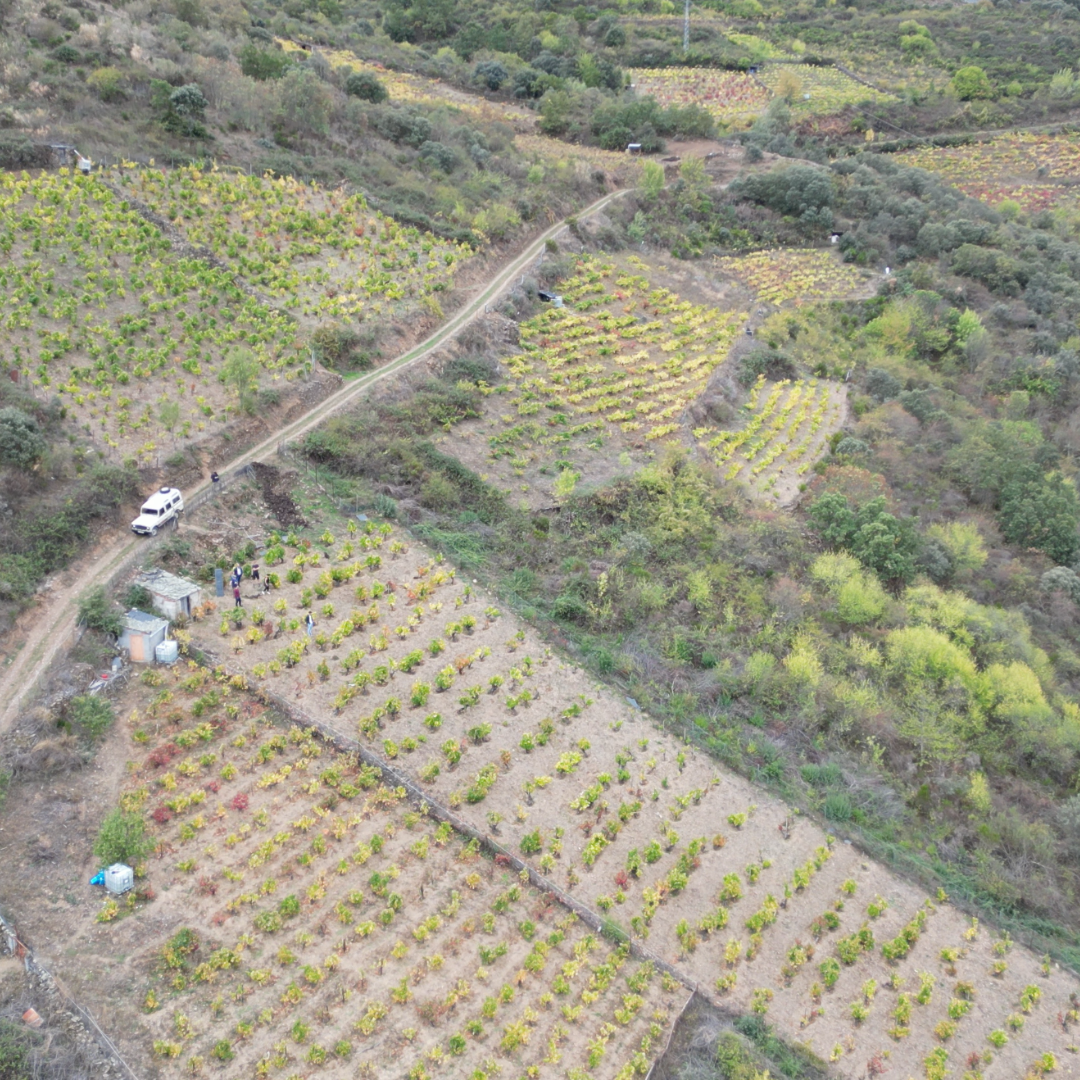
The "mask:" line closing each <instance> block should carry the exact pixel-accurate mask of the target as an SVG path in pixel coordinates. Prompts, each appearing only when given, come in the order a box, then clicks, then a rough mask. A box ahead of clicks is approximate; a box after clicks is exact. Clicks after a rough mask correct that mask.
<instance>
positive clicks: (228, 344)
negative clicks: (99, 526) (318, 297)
mask: <svg viewBox="0 0 1080 1080" xmlns="http://www.w3.org/2000/svg"><path fill="white" fill-rule="evenodd" d="M0 250H2V251H3V253H4V265H3V267H0V285H2V287H3V294H4V295H3V298H2V299H0V353H2V356H3V359H2V360H0V369H2V370H4V371H6V372H8V373H9V374H10V376H11V377H12V378H17V379H19V380H20V381H25V382H26V383H28V384H29V385H30V386H32V387H33V388H34V389H35V390H36V391H37V392H40V393H42V394H59V395H60V398H61V401H62V402H63V403H64V406H65V408H66V409H67V410H68V413H69V415H70V416H71V417H72V418H73V419H74V421H75V422H76V423H78V424H79V425H80V426H81V427H82V428H83V429H84V431H85V432H86V433H87V434H88V435H91V436H93V437H94V438H96V439H99V440H101V442H102V443H103V444H104V446H103V447H102V448H103V449H109V450H112V451H115V452H118V453H119V452H131V453H134V454H136V455H137V456H139V457H144V458H147V459H149V458H151V457H152V456H153V455H154V453H155V451H156V450H157V449H158V446H159V444H160V443H161V441H162V440H163V438H165V437H166V435H167V434H168V433H169V432H170V431H171V432H172V433H174V434H176V435H182V436H184V437H190V436H194V435H196V434H197V433H198V432H202V431H213V430H215V429H216V428H218V427H219V426H220V425H221V424H222V423H223V422H224V421H225V420H226V419H227V418H228V409H229V406H228V404H227V403H226V401H225V400H224V395H223V393H222V390H221V387H220V384H219V383H218V379H217V375H218V372H219V371H220V368H221V364H222V361H223V359H224V357H225V355H226V354H227V353H228V352H229V351H230V350H233V349H241V348H242V349H244V350H247V351H249V352H250V353H251V355H252V356H253V357H255V359H256V360H257V361H258V363H259V365H260V366H261V367H262V369H263V370H265V371H266V372H268V373H269V374H270V377H271V378H273V379H278V378H281V377H284V378H286V379H288V378H291V377H292V376H293V373H294V372H295V371H296V370H297V369H298V367H300V366H301V365H302V357H301V355H300V353H299V352H298V350H297V349H296V348H295V347H294V346H295V344H296V327H295V324H294V323H293V322H292V321H291V320H289V319H288V318H286V317H285V316H284V315H282V314H281V313H279V312H277V311H274V310H272V309H271V308H270V307H269V306H267V305H265V304H262V303H259V302H258V301H255V300H252V299H250V298H249V297H247V296H245V295H244V293H243V292H241V291H240V290H239V289H238V288H237V287H236V285H235V283H234V282H233V280H232V275H231V274H229V273H228V272H226V271H222V270H217V269H212V268H211V267H209V266H208V265H207V264H206V263H204V262H202V261H200V260H193V259H177V258H175V257H174V256H173V254H172V252H171V249H170V246H169V243H168V241H167V239H166V238H165V237H164V236H163V235H162V234H161V232H160V231H159V230H157V229H156V228H154V227H153V226H152V225H150V224H148V223H147V222H145V221H144V220H143V219H142V218H141V217H139V216H138V215H137V214H136V213H135V212H134V211H133V210H131V209H130V208H129V207H128V206H126V205H125V204H124V203H123V202H122V201H121V199H119V198H117V196H116V195H114V194H113V192H112V191H110V189H109V188H108V187H107V186H106V185H105V184H104V183H102V182H101V181H99V180H98V179H96V178H88V177H83V176H72V175H70V174H68V173H67V172H66V171H65V170H61V171H59V172H57V173H43V174H41V175H39V176H36V177H33V178H31V177H29V176H28V175H26V174H23V175H22V176H18V175H16V174H12V173H2V174H0ZM169 401H175V403H176V404H177V405H178V406H179V409H178V413H177V414H176V415H174V416H171V417H166V418H164V419H163V417H162V405H163V404H165V403H167V402H169Z"/></svg>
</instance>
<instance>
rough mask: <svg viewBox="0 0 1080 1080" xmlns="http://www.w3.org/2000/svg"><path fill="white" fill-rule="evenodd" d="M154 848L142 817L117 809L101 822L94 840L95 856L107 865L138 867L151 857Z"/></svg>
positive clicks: (132, 812)
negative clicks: (123, 864)
mask: <svg viewBox="0 0 1080 1080" xmlns="http://www.w3.org/2000/svg"><path fill="white" fill-rule="evenodd" d="M153 846H154V842H153V840H152V839H151V838H150V837H149V836H148V835H147V833H146V822H145V821H144V820H143V818H142V815H141V814H138V813H136V812H134V811H124V810H120V809H119V808H117V809H116V810H112V811H110V812H109V814H108V815H107V817H106V818H105V820H104V821H103V822H102V823H101V828H100V829H99V830H98V835H97V839H96V840H95V841H94V854H95V855H96V856H97V857H98V859H99V860H100V862H101V864H102V865H103V866H109V865H111V864H112V863H127V864H128V865H129V866H135V865H137V864H138V863H140V862H142V860H143V859H145V858H146V856H147V855H149V854H150V851H151V850H152V848H153Z"/></svg>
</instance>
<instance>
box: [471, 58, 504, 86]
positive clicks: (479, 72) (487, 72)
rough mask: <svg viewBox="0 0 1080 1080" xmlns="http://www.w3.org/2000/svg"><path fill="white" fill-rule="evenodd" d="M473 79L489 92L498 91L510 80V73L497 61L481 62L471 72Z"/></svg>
mask: <svg viewBox="0 0 1080 1080" xmlns="http://www.w3.org/2000/svg"><path fill="white" fill-rule="evenodd" d="M473 78H474V79H475V80H476V81H477V82H478V83H482V84H483V85H484V86H486V87H487V88H488V89H489V90H498V89H499V87H500V86H502V84H503V83H504V82H506V80H507V79H508V78H510V73H509V72H508V71H507V70H506V68H504V67H503V66H502V64H500V63H499V61H498V60H481V61H480V63H479V64H477V65H476V68H475V69H474V70H473Z"/></svg>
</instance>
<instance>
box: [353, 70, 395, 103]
mask: <svg viewBox="0 0 1080 1080" xmlns="http://www.w3.org/2000/svg"><path fill="white" fill-rule="evenodd" d="M345 93H346V94H350V95H351V96H352V97H356V98H359V99H360V100H361V101H370V102H373V103H374V104H376V105H378V104H379V103H380V102H383V101H386V100H388V99H389V97H390V92H389V91H388V90H387V89H386V87H385V86H384V85H383V84H382V83H381V82H380V81H379V79H378V78H377V77H376V76H375V75H373V74H372V73H371V72H370V71H354V72H353V73H352V74H351V75H350V76H349V77H348V78H347V79H346V80H345Z"/></svg>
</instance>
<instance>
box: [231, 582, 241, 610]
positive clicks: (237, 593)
mask: <svg viewBox="0 0 1080 1080" xmlns="http://www.w3.org/2000/svg"><path fill="white" fill-rule="evenodd" d="M232 595H233V600H234V601H235V603H234V604H233V607H243V606H244V601H243V600H241V599H240V584H239V582H237V583H236V584H234V585H233V587H232Z"/></svg>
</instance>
